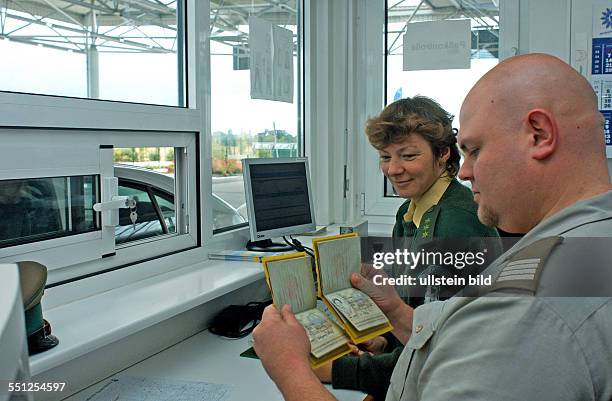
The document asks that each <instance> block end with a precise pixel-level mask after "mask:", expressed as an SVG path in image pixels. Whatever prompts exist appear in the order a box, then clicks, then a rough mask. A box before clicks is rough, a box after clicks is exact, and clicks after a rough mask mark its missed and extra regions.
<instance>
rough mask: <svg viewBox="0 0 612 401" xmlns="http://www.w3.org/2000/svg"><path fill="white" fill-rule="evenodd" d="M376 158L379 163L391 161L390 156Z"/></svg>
mask: <svg viewBox="0 0 612 401" xmlns="http://www.w3.org/2000/svg"><path fill="white" fill-rule="evenodd" d="M378 158H379V160H380V161H381V162H386V161H389V160H390V159H391V156H386V155H378Z"/></svg>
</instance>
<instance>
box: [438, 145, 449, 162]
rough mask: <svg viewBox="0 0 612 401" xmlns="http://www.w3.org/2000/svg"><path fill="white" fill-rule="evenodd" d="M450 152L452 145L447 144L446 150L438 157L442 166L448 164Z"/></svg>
mask: <svg viewBox="0 0 612 401" xmlns="http://www.w3.org/2000/svg"><path fill="white" fill-rule="evenodd" d="M450 154H451V152H450V147H448V146H447V147H446V148H444V150H443V151H442V153H441V154H440V156H439V157H438V163H439V164H440V166H446V163H447V162H448V159H450Z"/></svg>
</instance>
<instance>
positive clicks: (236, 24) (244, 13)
mask: <svg viewBox="0 0 612 401" xmlns="http://www.w3.org/2000/svg"><path fill="white" fill-rule="evenodd" d="M210 8H211V9H210V13H211V14H210V21H211V28H212V34H211V39H212V40H211V58H210V59H211V97H212V102H211V107H212V116H211V124H212V173H213V185H212V187H213V195H214V201H215V207H214V208H213V213H214V226H215V230H216V231H217V232H219V231H220V230H222V229H223V228H227V227H231V226H235V225H237V224H241V223H242V224H243V223H245V222H246V220H247V211H246V206H245V198H244V185H243V181H242V164H241V160H242V159H244V158H247V157H250V158H252V157H296V156H299V153H300V150H299V149H300V146H299V144H300V143H301V139H299V138H300V135H301V132H302V129H301V127H300V126H299V121H300V119H299V114H300V104H301V100H300V98H299V92H300V91H299V83H300V79H299V76H300V72H301V71H302V68H301V60H300V56H299V43H300V29H301V27H300V23H299V22H298V21H299V18H298V9H299V8H301V1H296V0H289V1H282V2H275V1H264V0H253V1H250V2H244V3H231V4H230V3H227V2H225V3H224V2H218V3H211V6H210ZM250 17H258V18H260V19H262V20H265V21H266V22H268V23H271V24H273V25H277V26H279V27H281V28H284V29H287V30H289V31H291V35H292V37H293V101H292V102H281V101H272V100H260V99H252V98H251V92H250V91H251V81H250V73H251V71H250V67H251V66H250V65H249V64H250V60H249V56H250V49H249V44H250V43H249V18H250Z"/></svg>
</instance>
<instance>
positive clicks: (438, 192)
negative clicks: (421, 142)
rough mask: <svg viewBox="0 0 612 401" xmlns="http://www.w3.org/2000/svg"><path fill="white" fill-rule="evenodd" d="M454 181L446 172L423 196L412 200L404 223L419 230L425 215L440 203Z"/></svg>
mask: <svg viewBox="0 0 612 401" xmlns="http://www.w3.org/2000/svg"><path fill="white" fill-rule="evenodd" d="M452 180H453V179H452V178H451V177H449V176H448V174H447V173H446V172H445V173H444V174H442V175H441V176H440V177H438V179H437V180H436V181H435V182H434V183H433V184H432V185H431V187H429V189H428V190H427V191H425V193H424V194H423V195H421V196H420V197H418V198H413V199H411V200H410V206H408V210H407V211H406V213H405V214H404V221H405V222H407V223H409V222H411V221H412V222H413V223H414V225H415V226H417V228H418V227H419V225H420V224H421V219H422V218H423V215H424V214H425V213H426V212H427V211H428V210H429V209H430V208H431V207H432V206H435V205H437V204H438V202H440V199H442V196H443V195H444V192H446V189H447V188H448V186H449V185H450V183H451V181H452Z"/></svg>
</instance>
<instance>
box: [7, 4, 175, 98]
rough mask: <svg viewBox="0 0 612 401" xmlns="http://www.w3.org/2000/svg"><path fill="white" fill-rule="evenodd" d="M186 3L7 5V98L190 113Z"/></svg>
mask: <svg viewBox="0 0 612 401" xmlns="http://www.w3.org/2000/svg"><path fill="white" fill-rule="evenodd" d="M183 2H184V0H181V1H176V0H175V1H169V0H139V1H126V0H115V1H112V2H109V1H103V0H91V1H87V2H85V1H78V2H75V1H67V0H66V1H64V0H53V2H51V1H31V0H13V1H6V2H2V3H1V4H0V18H1V22H2V30H1V33H0V38H2V39H4V40H0V54H2V55H3V57H2V63H1V64H0V90H3V91H12V92H26V93H36V94H46V95H60V96H74V97H87V98H92V99H105V100H120V101H128V102H141V103H153V104H163V105H170V106H183V105H184V101H183V99H184V96H183V89H182V88H183V84H184V83H183V73H182V71H183V37H184V33H183V28H182V26H183V24H182V23H181V21H182V17H181V15H182V11H181V9H182V4H183ZM177 7H179V10H178V11H177ZM41 60H44V68H40V66H41Z"/></svg>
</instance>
